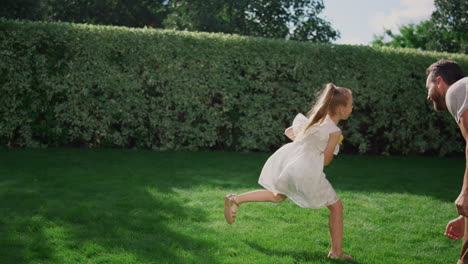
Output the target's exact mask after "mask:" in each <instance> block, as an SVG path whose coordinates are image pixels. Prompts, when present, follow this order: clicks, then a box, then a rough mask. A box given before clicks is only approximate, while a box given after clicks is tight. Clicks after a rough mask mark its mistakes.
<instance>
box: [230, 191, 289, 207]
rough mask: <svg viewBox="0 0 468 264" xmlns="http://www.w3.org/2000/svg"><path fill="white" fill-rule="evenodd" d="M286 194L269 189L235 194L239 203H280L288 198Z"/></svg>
mask: <svg viewBox="0 0 468 264" xmlns="http://www.w3.org/2000/svg"><path fill="white" fill-rule="evenodd" d="M286 198H288V197H286V195H283V194H280V193H274V192H271V191H268V190H257V191H252V192H247V193H243V194H239V195H236V196H235V198H234V199H235V201H236V203H237V205H241V204H243V203H249V202H273V203H279V202H282V201H284V200H286Z"/></svg>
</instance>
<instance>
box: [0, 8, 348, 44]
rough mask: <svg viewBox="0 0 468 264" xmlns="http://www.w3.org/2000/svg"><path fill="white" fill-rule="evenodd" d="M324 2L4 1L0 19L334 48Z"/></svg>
mask: <svg viewBox="0 0 468 264" xmlns="http://www.w3.org/2000/svg"><path fill="white" fill-rule="evenodd" d="M324 7H325V6H324V4H323V1H322V0H236V1H232V0H100V1H94V0H3V1H2V2H1V4H0V16H1V17H6V18H17V19H29V20H41V21H64V22H76V23H89V24H103V25H119V26H129V27H144V26H147V27H153V28H169V29H178V30H189V31H204V32H223V33H233V34H239V35H245V36H260V37H267V38H286V39H294V40H301V41H313V42H330V41H331V40H335V39H337V38H338V37H339V32H338V31H336V30H334V29H333V28H332V27H331V25H330V23H329V22H328V21H326V20H324V19H322V18H320V17H319V15H320V13H321V12H322V10H323V9H324Z"/></svg>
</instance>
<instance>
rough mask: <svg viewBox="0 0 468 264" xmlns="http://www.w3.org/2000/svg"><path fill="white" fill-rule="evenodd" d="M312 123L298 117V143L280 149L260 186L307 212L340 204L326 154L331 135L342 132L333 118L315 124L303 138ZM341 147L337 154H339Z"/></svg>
mask: <svg viewBox="0 0 468 264" xmlns="http://www.w3.org/2000/svg"><path fill="white" fill-rule="evenodd" d="M307 121H308V119H307V117H305V116H304V115H302V114H298V115H297V116H296V117H295V118H294V121H293V131H294V135H296V140H295V141H294V142H291V143H288V144H286V145H284V146H282V147H281V148H280V149H278V150H277V151H276V152H275V153H273V155H271V156H270V158H269V159H268V160H267V161H266V163H265V165H264V166H263V169H262V172H261V174H260V178H259V180H258V183H259V184H260V185H262V186H263V187H264V188H265V189H267V190H269V191H272V192H274V193H281V194H284V195H286V196H287V197H288V198H289V199H291V200H292V201H293V202H294V203H296V204H297V205H299V206H300V207H303V208H322V207H326V206H329V205H331V204H334V203H335V202H337V201H338V196H337V195H336V192H335V190H333V187H332V186H331V184H330V183H329V182H328V180H327V179H326V175H325V173H324V172H323V167H324V154H323V152H324V150H325V147H326V146H327V143H328V138H329V136H330V133H333V132H336V131H340V129H339V128H338V127H337V126H336V124H335V123H334V122H333V121H332V120H331V119H330V117H329V116H327V117H326V118H325V120H324V121H323V122H322V123H321V124H314V125H313V126H311V127H310V128H309V129H307V131H306V132H305V133H304V135H302V136H301V137H300V138H298V137H297V135H298V134H299V133H300V131H301V128H302V127H303V126H304V125H305V123H307ZM338 151H339V145H337V146H336V148H335V152H334V154H335V155H336V154H338Z"/></svg>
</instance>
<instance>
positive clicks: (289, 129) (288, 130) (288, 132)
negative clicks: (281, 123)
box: [284, 126, 296, 141]
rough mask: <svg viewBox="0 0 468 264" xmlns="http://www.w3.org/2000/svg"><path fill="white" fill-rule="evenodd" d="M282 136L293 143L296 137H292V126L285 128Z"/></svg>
mask: <svg viewBox="0 0 468 264" xmlns="http://www.w3.org/2000/svg"><path fill="white" fill-rule="evenodd" d="M284 134H285V135H286V136H287V137H288V138H289V139H291V140H292V141H294V139H295V138H296V135H294V130H293V127H292V126H291V127H288V128H286V130H285V131H284Z"/></svg>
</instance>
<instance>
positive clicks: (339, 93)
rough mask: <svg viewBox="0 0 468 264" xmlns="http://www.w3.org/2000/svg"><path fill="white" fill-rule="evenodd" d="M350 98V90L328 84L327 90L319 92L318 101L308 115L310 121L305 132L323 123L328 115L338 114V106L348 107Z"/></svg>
mask: <svg viewBox="0 0 468 264" xmlns="http://www.w3.org/2000/svg"><path fill="white" fill-rule="evenodd" d="M350 98H351V90H350V89H348V88H344V87H337V86H335V85H334V84H333V83H327V84H326V86H325V89H323V90H322V91H320V92H319V94H318V97H317V101H316V102H315V104H314V105H313V106H312V108H311V109H310V111H309V112H308V113H307V117H309V120H310V121H309V122H308V123H307V124H306V126H305V127H304V130H303V131H304V132H305V131H306V130H307V129H309V128H310V127H311V126H313V125H314V124H316V123H322V121H323V120H324V119H325V117H326V116H327V114H328V113H331V114H336V111H337V110H338V106H347V105H348V103H349V100H350Z"/></svg>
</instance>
